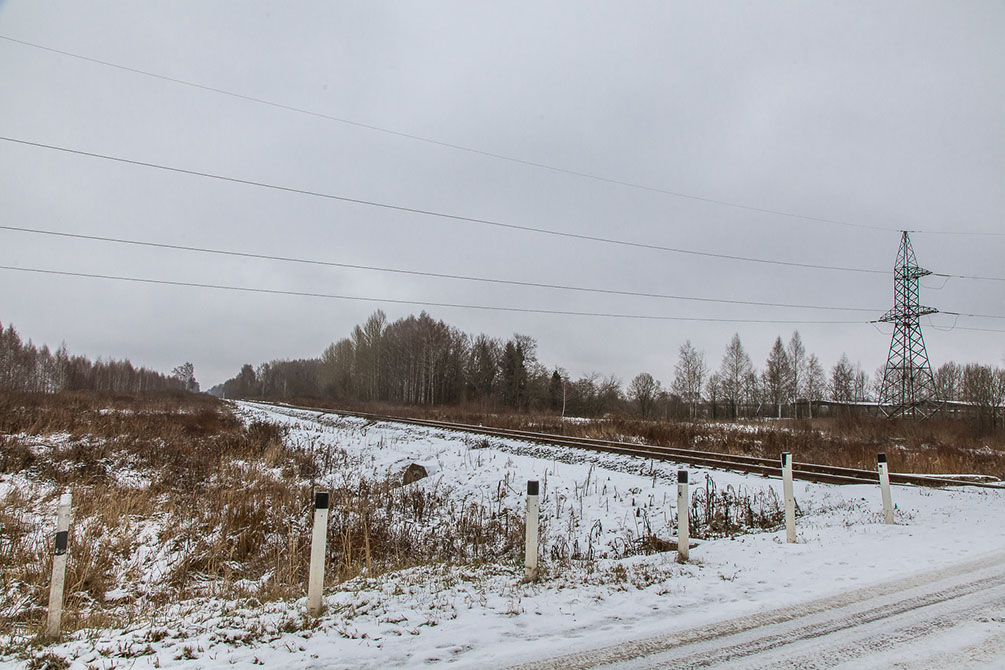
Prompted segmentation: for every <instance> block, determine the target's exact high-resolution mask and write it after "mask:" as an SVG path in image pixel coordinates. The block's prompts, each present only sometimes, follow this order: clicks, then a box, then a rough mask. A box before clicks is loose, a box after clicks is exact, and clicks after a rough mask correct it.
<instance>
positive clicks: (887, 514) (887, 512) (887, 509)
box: [876, 454, 893, 524]
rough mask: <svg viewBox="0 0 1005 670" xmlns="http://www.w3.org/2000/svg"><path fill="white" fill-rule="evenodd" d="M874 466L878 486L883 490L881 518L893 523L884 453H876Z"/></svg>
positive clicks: (891, 500)
mask: <svg viewBox="0 0 1005 670" xmlns="http://www.w3.org/2000/svg"><path fill="white" fill-rule="evenodd" d="M876 461H877V463H876V467H877V469H878V470H879V488H880V489H882V491H883V520H884V521H886V523H891V524H892V523H893V499H892V498H891V497H890V471H889V470H888V466H887V463H886V454H877V456H876Z"/></svg>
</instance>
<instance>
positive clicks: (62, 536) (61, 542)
mask: <svg viewBox="0 0 1005 670" xmlns="http://www.w3.org/2000/svg"><path fill="white" fill-rule="evenodd" d="M68 543H69V533H68V532H67V531H65V530H61V531H59V532H58V533H56V555H57V556H62V555H63V554H65V553H66V546H67V544H68Z"/></svg>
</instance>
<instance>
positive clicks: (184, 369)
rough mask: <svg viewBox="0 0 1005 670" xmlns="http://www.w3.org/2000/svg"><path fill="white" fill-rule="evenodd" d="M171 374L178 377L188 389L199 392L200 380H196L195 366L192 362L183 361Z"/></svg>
mask: <svg viewBox="0 0 1005 670" xmlns="http://www.w3.org/2000/svg"><path fill="white" fill-rule="evenodd" d="M171 376H172V377H174V378H175V379H177V380H178V381H179V382H180V383H181V384H182V385H183V386H184V388H185V390H186V391H190V392H192V393H198V392H199V382H197V381H196V380H195V366H194V365H192V364H191V363H188V362H186V363H182V364H181V365H179V366H178V367H176V368H175V369H174V370H172V371H171Z"/></svg>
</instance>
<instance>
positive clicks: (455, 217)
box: [0, 136, 891, 275]
mask: <svg viewBox="0 0 1005 670" xmlns="http://www.w3.org/2000/svg"><path fill="white" fill-rule="evenodd" d="M0 140H3V141H4V142H12V143H15V144H21V145H24V146H30V147H35V148H39V149H49V150H51V151H59V152H62V153H67V154H73V155H77V156H86V157H88V158H97V159H100V160H106V161H112V162H116V163H123V164H126V165H133V166H140V167H146V168H152V169H155V170H164V171H166V172H174V173H178V174H186V175H190V176H195V177H205V178H207V179H216V180H219V181H225V182H231V183H234V184H243V185H245V186H255V187H258V188H265V189H270V190H274V191H281V192H284V193H295V194H297V195H307V196H311V197H315V198H325V199H327V200H337V201H339V202H348V203H352V204H356V205H365V206H367V207H377V208H381V209H388V210H392V211H397V212H407V213H409V214H421V215H424V216H433V217H438V218H442V219H447V220H450V221H463V222H467V223H474V224H479V225H484V226H492V227H496V228H504V229H508V230H519V231H522V232H527V233H538V234H541V235H552V236H555V237H564V238H570V239H577V240H584V241H588V242H598V243H601V244H612V245H617V246H623V247H632V248H636V249H649V250H653V251H666V252H670V253H676V254H685V255H689V256H700V257H703V258H717V259H720V260H730V261H741V262H746V263H762V264H767V265H779V266H785V267H796V268H804V269H812V270H833V271H839V272H861V273H867V274H882V275H889V274H891V272H890V271H889V270H874V269H870V268H855V267H844V266H835V265H817V264H813V263H796V262H793V261H779V260H773V259H766V258H754V257H749V256H737V255H732V254H720V253H714V252H709V251H695V250H693V249H680V248H677V247H667V246H662V245H659V244H649V243H646V242H632V241H629V240H620V239H616V238H609V237H599V236H595V235H585V234H582V233H570V232H565V231H559V230H552V229H550V228H538V227H535V226H523V225H519V224H514V223H503V222H501V221H492V220H489V219H479V218H475V217H470V216H461V215H459V214H449V213H446V212H438V211H434V210H429V209H421V208H418V207H407V206H404V205H394V204H390V203H385V202H378V201H375V200H363V199H360V198H351V197H348V196H343V195H336V194H332V193H323V192H320V191H310V190H307V189H301V188H295V187H292V186H280V185H277V184H271V183H267V182H260V181H253V180H250V179H241V178H239V177H228V176H226V175H220V174H215V173H211V172H201V171H199V170H190V169H187V168H180V167H173V166H170V165H162V164H159V163H149V162H145V161H140V160H134V159H130V158H122V157H120V156H109V155H107V154H99V153H95V152H91V151H83V150H80V149H70V148H68V147H61V146H56V145H52V144H43V143H41V142H31V141H28V140H21V139H17V138H13V137H4V136H0Z"/></svg>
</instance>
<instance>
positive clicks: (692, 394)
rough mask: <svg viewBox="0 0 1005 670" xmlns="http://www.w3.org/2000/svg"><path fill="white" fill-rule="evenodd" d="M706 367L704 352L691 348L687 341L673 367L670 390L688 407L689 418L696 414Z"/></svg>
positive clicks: (706, 371)
mask: <svg viewBox="0 0 1005 670" xmlns="http://www.w3.org/2000/svg"><path fill="white" fill-rule="evenodd" d="M707 373H708V366H707V365H705V352H703V351H699V350H697V349H695V348H694V347H693V346H691V340H687V341H686V342H684V344H683V345H682V346H681V348H680V355H679V357H678V359H677V365H676V367H674V380H673V385H672V390H673V392H674V393H676V394H677V395H678V396H680V397H681V399H682V400H683V401H684V402H686V403H688V404H689V405H690V412H691V418H692V419H693V418H695V416H696V415H697V413H698V403H699V402H700V401H701V391H702V385H703V384H704V381H705V375H706V374H707Z"/></svg>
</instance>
